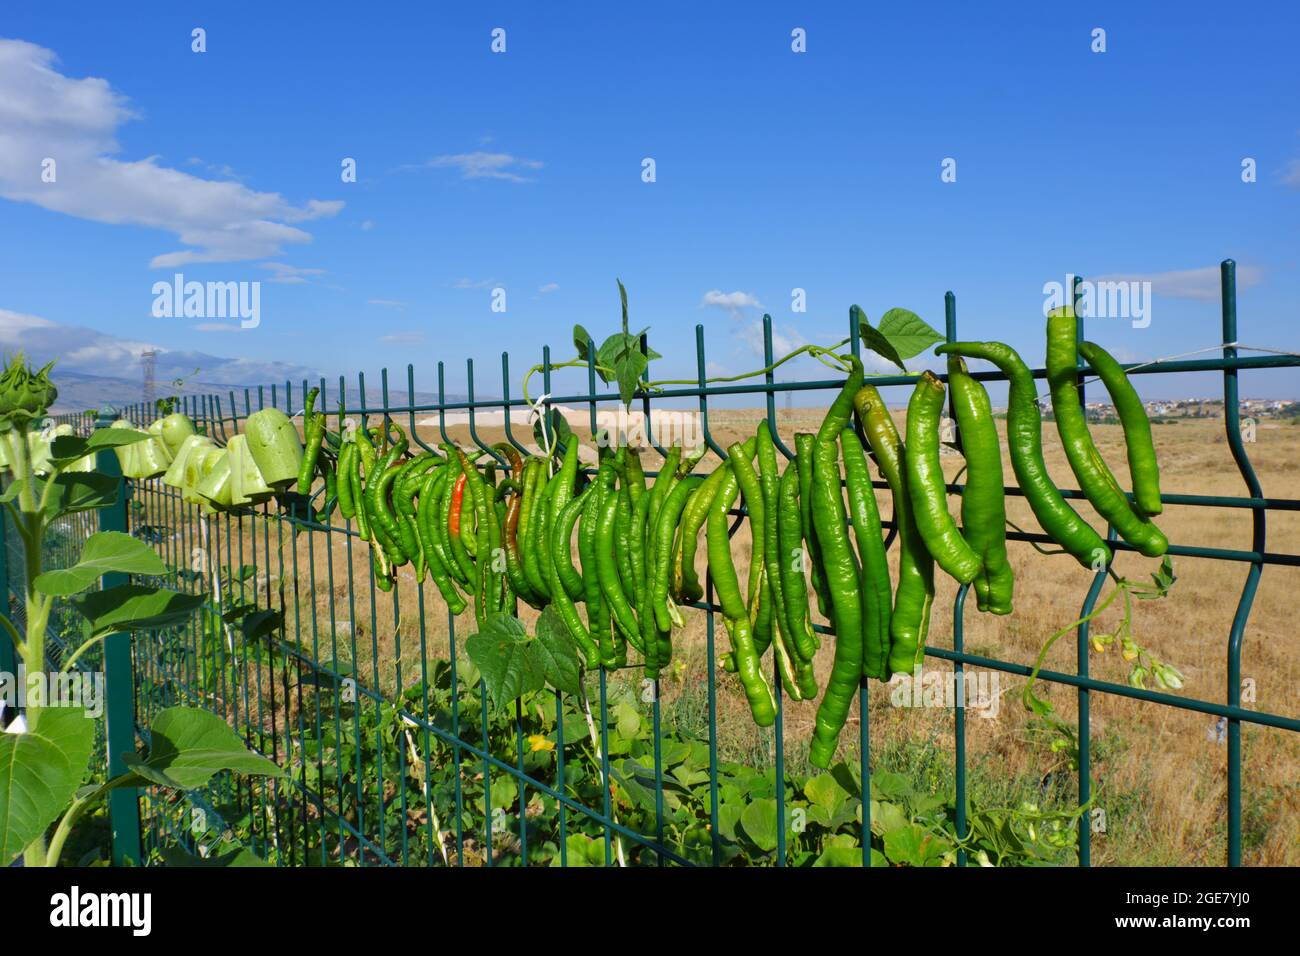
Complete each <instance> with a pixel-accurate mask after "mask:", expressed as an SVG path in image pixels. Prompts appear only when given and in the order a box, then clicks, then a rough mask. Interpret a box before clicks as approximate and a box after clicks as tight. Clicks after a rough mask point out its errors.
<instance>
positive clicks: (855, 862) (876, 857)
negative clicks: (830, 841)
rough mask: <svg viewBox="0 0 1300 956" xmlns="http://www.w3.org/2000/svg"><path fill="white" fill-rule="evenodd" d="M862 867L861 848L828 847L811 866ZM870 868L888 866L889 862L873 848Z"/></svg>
mask: <svg viewBox="0 0 1300 956" xmlns="http://www.w3.org/2000/svg"><path fill="white" fill-rule="evenodd" d="M861 865H862V847H860V846H828V847H827V848H826V849H825V850H823V851H822V854H821V856H819V857H817V861H816V862H815V863H813V866H853V867H858V866H861ZM871 865H872V866H889V861H888V860H886V859H885V857H884V856H883V855H882V854H881V852H880V851H879V850H877V849H876V848H875V847H872V848H871Z"/></svg>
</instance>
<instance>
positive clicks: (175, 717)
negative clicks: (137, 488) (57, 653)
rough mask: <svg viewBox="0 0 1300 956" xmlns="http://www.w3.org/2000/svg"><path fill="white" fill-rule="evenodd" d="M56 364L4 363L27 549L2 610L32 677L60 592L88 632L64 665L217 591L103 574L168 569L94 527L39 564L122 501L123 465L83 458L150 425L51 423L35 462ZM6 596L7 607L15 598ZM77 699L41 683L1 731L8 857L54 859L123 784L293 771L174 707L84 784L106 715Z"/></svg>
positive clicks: (1, 839)
mask: <svg viewBox="0 0 1300 956" xmlns="http://www.w3.org/2000/svg"><path fill="white" fill-rule="evenodd" d="M52 365H53V363H50V365H46V366H45V367H44V368H42V369H40V370H39V371H35V372H33V371H32V370H31V369H30V368H29V367H27V365H26V363H25V361H24V359H23V356H22V355H21V353H20V354H19V355H18V356H16V357H15V358H14V359H13V360H11V361H10V362H9V363H8V365H7V366H6V368H5V369H4V372H3V374H0V463H3V464H4V466H5V467H6V468H7V479H6V487H5V488H4V492H3V494H0V503H3V505H4V508H5V510H6V511H7V512H8V513H9V516H10V517H11V518H12V520H13V527H14V528H15V529H16V530H17V534H18V537H19V539H20V541H21V544H22V553H23V562H24V567H23V575H22V579H23V595H22V604H23V607H22V612H23V613H22V614H20V615H12V614H10V613H5V614H3V615H0V624H2V625H3V627H4V630H5V631H7V632H8V638H9V639H10V640H12V641H13V644H14V648H15V650H16V652H17V655H18V658H19V659H20V661H21V662H22V666H23V667H24V668H25V670H26V674H27V675H28V678H29V679H30V678H31V677H32V676H33V675H41V674H45V672H46V646H45V645H46V635H47V627H48V626H49V624H50V613H51V611H52V609H53V608H54V605H55V602H56V601H59V600H65V601H67V602H68V604H70V605H71V607H72V608H73V609H74V610H75V611H76V612H77V614H78V615H79V618H80V634H79V635H76V634H72V635H66V636H68V637H70V638H72V642H71V644H70V645H69V646H72V645H75V650H73V651H72V653H71V654H69V655H68V656H67V657H66V658H65V659H64V660H63V662H62V665H61V666H62V667H63V668H64V669H65V670H67V669H69V668H71V667H72V665H73V664H74V663H75V662H76V661H77V659H78V658H80V657H81V655H82V654H84V653H85V652H86V651H87V650H89V649H91V648H92V647H94V646H95V645H96V644H97V643H98V642H99V641H101V640H103V638H104V637H105V636H106V635H108V634H111V633H115V632H120V631H128V632H129V631H136V630H147V629H153V628H163V627H169V626H172V625H176V624H180V623H182V622H183V621H185V620H187V619H188V618H189V616H190V614H191V613H193V611H194V610H195V609H196V608H197V607H198V606H199V605H200V604H202V603H203V602H204V601H205V600H206V598H205V596H203V595H195V594H183V593H181V592H179V591H174V590H170V589H167V588H162V587H155V586H152V585H143V584H136V583H125V584H115V585H112V586H109V587H99V584H100V579H101V577H102V576H103V575H104V574H106V573H118V574H135V575H146V576H154V575H162V574H164V573H165V572H166V567H165V565H164V564H163V562H162V560H161V559H160V558H159V557H158V555H157V554H156V553H154V551H153V549H151V548H150V547H149V546H148V545H147V544H145V543H144V542H142V541H139V540H137V539H135V538H133V537H131V536H130V535H127V534H123V533H121V532H118V531H101V532H99V533H97V534H92V535H90V537H88V538H87V539H86V541H85V544H84V546H83V548H82V552H81V557H80V560H78V562H77V563H76V564H75V565H73V566H72V567H70V568H61V569H53V570H45V569H44V568H43V567H42V542H43V540H44V538H45V534H46V531H47V529H48V528H50V526H51V525H52V524H53V522H55V521H57V520H58V519H59V518H61V517H63V516H65V515H70V514H75V513H77V512H84V511H90V510H95V509H99V508H107V507H110V506H112V505H114V504H116V502H117V495H118V491H119V488H120V487H121V484H122V482H121V479H120V477H119V476H117V475H106V474H99V473H97V472H94V471H82V470H74V468H73V466H74V465H75V464H76V463H77V462H79V461H82V460H84V459H86V457H87V456H93V455H95V454H96V453H97V452H98V451H100V450H102V449H108V448H115V447H118V446H123V445H129V444H132V443H134V442H138V441H142V440H145V439H148V438H149V437H150V436H149V435H148V434H147V433H145V432H136V431H134V430H131V429H125V428H105V429H100V430H98V431H96V432H94V433H93V434H92V435H91V436H90V437H89V438H83V437H80V436H77V435H70V434H62V435H53V436H50V440H49V448H48V452H49V455H48V458H46V457H45V456H44V455H42V457H41V461H40V462H39V463H38V465H37V466H34V463H33V456H32V454H31V446H30V442H29V437H28V435H29V432H30V431H31V429H32V426H33V424H34V423H35V422H38V421H39V420H41V419H42V418H44V416H45V414H46V410H47V409H48V408H49V406H50V404H51V403H52V402H53V401H54V399H55V398H56V397H57V395H58V392H57V389H56V388H55V386H54V384H53V383H52V382H51V381H50V378H49V372H50V368H51V366H52ZM5 597H6V598H7V597H8V595H5ZM4 603H5V607H4V610H5V611H6V612H9V611H10V607H9V602H8V601H7V600H6V601H5V602H4ZM15 618H17V622H15ZM0 639H3V638H0ZM48 683H49V684H50V685H54V684H55V683H56V682H55V681H53V680H51V681H49V682H48ZM58 683H60V684H62V683H64V682H62V681H60V682H58ZM67 704H68V702H66V701H60V700H51V699H45V698H44V697H43V696H38V695H31V696H30V697H29V699H28V701H27V706H26V708H25V711H24V714H23V718H22V723H20V724H19V723H16V724H13V725H11V726H10V728H9V732H8V733H0V866H7V865H8V864H9V863H10V862H11V861H12V860H14V859H15V858H16V857H17V856H18V855H19V854H21V855H22V857H23V862H24V865H26V866H53V865H56V864H57V863H58V861H59V857H60V854H61V852H62V849H63V846H64V842H65V841H66V840H67V838H68V836H69V834H70V833H71V832H72V829H73V827H74V825H75V824H76V822H77V820H78V819H79V818H80V816H81V815H82V814H83V813H84V812H85V811H86V810H87V809H89V808H90V807H92V806H93V805H94V804H95V803H96V802H98V801H99V800H101V799H103V798H104V797H105V796H106V795H107V794H108V793H109V791H111V790H114V789H117V788H119V787H142V786H161V787H167V788H172V789H178V790H192V789H196V788H198V787H201V786H203V785H204V784H206V783H207V781H208V780H209V779H211V777H212V776H213V775H214V774H216V773H217V772H219V771H222V770H232V771H236V772H242V773H248V774H256V775H265V776H280V775H282V774H283V771H282V770H281V769H280V768H279V767H277V766H276V765H275V764H274V763H273V762H272V761H270V760H267V759H266V758H264V757H261V756H259V755H256V754H254V753H251V752H250V751H249V750H247V749H246V748H245V746H244V744H243V742H242V741H241V740H240V739H239V737H238V736H237V735H236V734H235V733H234V731H233V730H231V728H230V727H229V726H228V725H227V724H226V723H225V722H224V721H223V720H221V718H220V717H217V716H216V715H214V714H211V713H208V712H207V711H203V710H198V709H195V708H188V707H171V708H167V709H164V710H162V711H160V712H159V714H158V715H157V717H156V718H155V720H154V722H153V725H152V727H151V733H150V742H151V743H150V749H149V752H148V753H146V754H134V753H132V754H123V755H122V759H123V761H124V763H125V764H126V765H127V768H128V769H127V771H126V772H125V773H122V774H120V775H118V776H116V777H113V778H111V779H109V780H107V781H106V782H104V783H102V784H101V785H99V786H85V787H83V786H82V784H83V782H84V780H85V779H86V776H87V771H88V766H89V762H90V756H91V751H92V750H93V749H94V745H95V720H94V719H93V718H92V717H91V716H89V715H88V714H87V713H86V712H85V710H84V708H83V707H82V706H68V705H67ZM47 838H48V840H47Z"/></svg>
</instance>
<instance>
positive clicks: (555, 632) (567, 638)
mask: <svg viewBox="0 0 1300 956" xmlns="http://www.w3.org/2000/svg"><path fill="white" fill-rule="evenodd" d="M534 650H535V651H536V653H537V658H538V660H539V662H540V663H541V665H542V673H543V675H545V677H546V683H548V684H550V685H551V686H552V687H554V688H555V689H556V690H562V691H564V692H565V693H566V694H576V693H578V692H579V691H580V690H582V672H581V669H580V665H579V663H578V650H577V648H576V647H574V644H573V637H572V635H570V634H569V629H568V628H567V627H565V626H564V621H563V620H562V619H561V618H560V615H559V612H558V611H556V610H555V608H554V607H548V608H547V609H546V610H545V611H543V612H542V614H541V617H539V618H538V619H537V643H536V646H535V647H534Z"/></svg>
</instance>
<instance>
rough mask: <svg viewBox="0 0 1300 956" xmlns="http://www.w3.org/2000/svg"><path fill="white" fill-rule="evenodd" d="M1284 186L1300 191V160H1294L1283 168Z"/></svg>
mask: <svg viewBox="0 0 1300 956" xmlns="http://www.w3.org/2000/svg"><path fill="white" fill-rule="evenodd" d="M1282 185H1284V186H1290V187H1291V188H1292V189H1300V159H1293V160H1291V161H1290V162H1289V163H1287V164H1286V166H1285V167H1283V169H1282Z"/></svg>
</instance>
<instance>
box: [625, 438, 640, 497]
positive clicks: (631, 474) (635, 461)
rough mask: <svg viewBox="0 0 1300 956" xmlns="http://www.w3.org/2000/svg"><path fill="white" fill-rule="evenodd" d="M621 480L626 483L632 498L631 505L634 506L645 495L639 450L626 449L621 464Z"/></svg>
mask: <svg viewBox="0 0 1300 956" xmlns="http://www.w3.org/2000/svg"><path fill="white" fill-rule="evenodd" d="M623 480H624V481H625V482H626V483H627V489H628V493H629V494H630V495H631V496H632V504H634V505H635V504H636V503H637V502H638V501H640V500H641V496H642V495H643V494H645V471H644V470H643V469H642V467H641V450H640V449H639V448H628V449H627V455H626V456H625V458H624V462H623Z"/></svg>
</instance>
